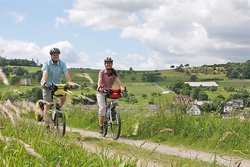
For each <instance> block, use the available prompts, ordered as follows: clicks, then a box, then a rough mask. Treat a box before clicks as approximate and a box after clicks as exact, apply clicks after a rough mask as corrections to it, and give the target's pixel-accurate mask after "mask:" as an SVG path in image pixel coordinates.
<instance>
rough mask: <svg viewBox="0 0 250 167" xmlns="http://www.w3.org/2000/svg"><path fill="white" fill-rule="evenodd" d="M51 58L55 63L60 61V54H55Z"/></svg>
mask: <svg viewBox="0 0 250 167" xmlns="http://www.w3.org/2000/svg"><path fill="white" fill-rule="evenodd" d="M51 58H52V60H53V61H54V62H57V61H58V60H59V54H58V53H53V54H52V55H51Z"/></svg>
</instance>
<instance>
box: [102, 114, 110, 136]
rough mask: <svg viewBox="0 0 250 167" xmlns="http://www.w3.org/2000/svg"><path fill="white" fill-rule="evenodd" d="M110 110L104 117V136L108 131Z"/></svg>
mask: <svg viewBox="0 0 250 167" xmlns="http://www.w3.org/2000/svg"><path fill="white" fill-rule="evenodd" d="M108 113H109V112H106V115H105V117H104V122H103V134H102V136H103V137H105V136H106V135H107V133H108V126H109V125H108V122H109V114H108Z"/></svg>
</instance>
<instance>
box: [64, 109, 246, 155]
mask: <svg viewBox="0 0 250 167" xmlns="http://www.w3.org/2000/svg"><path fill="white" fill-rule="evenodd" d="M181 109H182V107H181V106H171V111H172V112H173V111H174V112H175V114H170V113H166V112H165V111H158V112H145V111H133V112H123V109H121V117H122V134H121V135H122V136H123V137H130V138H135V139H146V140H151V141H155V142H162V143H166V144H168V145H172V146H179V145H182V146H185V147H187V148H192V149H198V150H203V151H209V152H213V153H218V154H223V155H233V156H235V155H237V156H241V157H244V158H248V159H250V150H249V149H248V148H250V141H249V138H250V122H249V121H247V120H245V121H241V120H237V119H222V118H221V117H220V116H219V115H217V114H203V115H201V116H190V115H186V114H182V113H181V112H180V111H179V110H181ZM67 113H68V116H69V118H68V124H69V125H70V126H74V127H79V128H87V129H91V130H96V131H97V111H96V110H84V108H81V109H79V110H78V109H76V110H74V113H73V112H70V111H67Z"/></svg>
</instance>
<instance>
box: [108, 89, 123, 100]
mask: <svg viewBox="0 0 250 167" xmlns="http://www.w3.org/2000/svg"><path fill="white" fill-rule="evenodd" d="M107 97H108V98H110V99H119V98H121V89H120V88H112V89H110V93H109V94H108V95H107Z"/></svg>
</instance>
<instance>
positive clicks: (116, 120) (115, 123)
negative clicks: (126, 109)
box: [110, 110, 121, 140]
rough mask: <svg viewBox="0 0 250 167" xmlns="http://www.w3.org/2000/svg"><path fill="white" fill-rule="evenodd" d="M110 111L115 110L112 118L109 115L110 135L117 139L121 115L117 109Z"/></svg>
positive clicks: (119, 132)
mask: <svg viewBox="0 0 250 167" xmlns="http://www.w3.org/2000/svg"><path fill="white" fill-rule="evenodd" d="M112 112H115V116H113V118H112V116H111V118H112V120H111V121H110V130H111V137H112V138H113V139H114V140H117V139H118V138H119V137H120V134H121V116H120V112H119V111H118V110H117V111H116V110H115V111H112Z"/></svg>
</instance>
